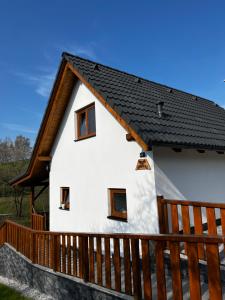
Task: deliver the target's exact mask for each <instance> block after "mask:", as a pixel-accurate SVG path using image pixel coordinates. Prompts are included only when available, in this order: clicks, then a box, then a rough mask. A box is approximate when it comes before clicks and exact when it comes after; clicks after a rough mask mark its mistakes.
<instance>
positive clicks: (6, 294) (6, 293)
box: [0, 283, 30, 300]
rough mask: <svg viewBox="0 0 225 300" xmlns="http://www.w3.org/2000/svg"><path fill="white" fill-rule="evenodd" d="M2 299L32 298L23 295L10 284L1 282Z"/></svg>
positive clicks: (18, 299) (25, 299)
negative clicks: (9, 285) (6, 284)
mask: <svg viewBox="0 0 225 300" xmlns="http://www.w3.org/2000/svg"><path fill="white" fill-rule="evenodd" d="M0 299H5V300H29V299H30V298H27V297H24V296H22V294H20V293H19V292H17V291H15V290H14V289H12V288H9V287H8V286H5V285H4V284H1V283H0Z"/></svg>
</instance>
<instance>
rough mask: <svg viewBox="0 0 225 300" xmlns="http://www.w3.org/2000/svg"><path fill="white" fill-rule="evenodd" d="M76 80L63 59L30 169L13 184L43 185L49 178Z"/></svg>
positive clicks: (13, 181) (12, 182) (14, 180)
mask: <svg viewBox="0 0 225 300" xmlns="http://www.w3.org/2000/svg"><path fill="white" fill-rule="evenodd" d="M76 81H77V78H76V77H75V76H74V74H73V73H72V71H71V70H70V69H69V68H68V64H67V62H66V61H65V60H64V59H63V60H62V62H61V65H60V67H59V70H58V74H57V76H56V80H55V83H54V86H53V90H52V92H51V96H50V99H49V103H48V106H47V109H46V111H45V114H44V118H43V120H42V123H41V126H40V130H39V133H38V136H37V139H36V143H35V146H34V150H33V153H32V156H31V160H30V164H29V166H28V169H27V171H26V172H25V173H24V174H23V175H21V176H19V177H17V178H15V179H13V180H12V181H11V182H10V184H11V185H13V186H17V185H20V186H35V185H41V184H42V182H44V181H46V180H48V167H47V166H48V164H49V161H50V160H51V157H50V156H49V155H50V153H51V148H52V145H53V143H54V140H55V137H56V134H57V132H58V129H59V126H60V123H61V120H62V118H63V115H64V112H65V110H66V107H67V104H68V101H69V99H70V96H71V93H72V90H73V87H74V84H75V82H76Z"/></svg>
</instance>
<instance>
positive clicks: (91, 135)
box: [74, 133, 96, 142]
mask: <svg viewBox="0 0 225 300" xmlns="http://www.w3.org/2000/svg"><path fill="white" fill-rule="evenodd" d="M95 136H96V133H95V134H90V135H86V136H82V137H79V138H77V139H75V140H74V142H79V141H83V140H86V139H89V138H92V137H95Z"/></svg>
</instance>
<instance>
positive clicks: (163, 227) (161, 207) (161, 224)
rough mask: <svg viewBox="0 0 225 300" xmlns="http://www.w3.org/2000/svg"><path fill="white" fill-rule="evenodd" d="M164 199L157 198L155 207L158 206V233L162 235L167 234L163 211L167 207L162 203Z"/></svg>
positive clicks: (161, 197)
mask: <svg viewBox="0 0 225 300" xmlns="http://www.w3.org/2000/svg"><path fill="white" fill-rule="evenodd" d="M163 199H164V197H163V196H157V206H158V223H159V233H161V234H164V233H168V232H167V229H166V228H167V226H166V216H165V209H167V207H166V206H165V204H164V203H163V201H162V200H163Z"/></svg>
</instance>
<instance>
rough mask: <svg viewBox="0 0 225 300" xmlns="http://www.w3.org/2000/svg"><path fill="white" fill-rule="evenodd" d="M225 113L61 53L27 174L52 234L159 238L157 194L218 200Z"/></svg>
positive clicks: (20, 181)
mask: <svg viewBox="0 0 225 300" xmlns="http://www.w3.org/2000/svg"><path fill="white" fill-rule="evenodd" d="M224 151H225V110H224V109H223V108H221V107H219V106H218V105H216V104H215V103H214V102H212V101H210V100H206V99H203V98H201V97H196V96H193V95H191V94H188V93H186V92H182V91H179V90H177V89H173V88H169V87H167V86H164V85H160V84H158V83H154V82H151V81H148V80H146V79H142V78H139V77H137V76H134V75H130V74H127V73H125V72H121V71H118V70H115V69H113V68H110V67H107V66H104V65H101V64H98V63H95V62H92V61H89V60H86V59H83V58H80V57H77V56H73V55H71V54H68V53H63V56H62V62H61V64H60V67H59V71H58V74H57V77H56V80H55V83H54V86H53V89H52V93H51V95H50V100H49V103H48V106H47V109H46V112H45V115H44V118H43V121H42V124H41V127H40V131H39V134H38V137H37V140H36V144H35V147H34V151H33V154H32V158H31V161H30V164H29V167H28V169H27V171H26V173H25V174H23V175H22V176H20V177H19V178H16V179H15V180H13V181H12V184H14V185H21V186H31V187H32V191H33V187H34V186H38V185H42V184H46V182H48V180H49V201H50V230H51V231H73V232H74V231H75V232H131V233H157V232H158V213H157V203H156V196H157V195H164V197H168V198H173V199H189V200H198V201H215V202H224V200H225V184H224V181H225V179H224V178H225V156H224Z"/></svg>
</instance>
